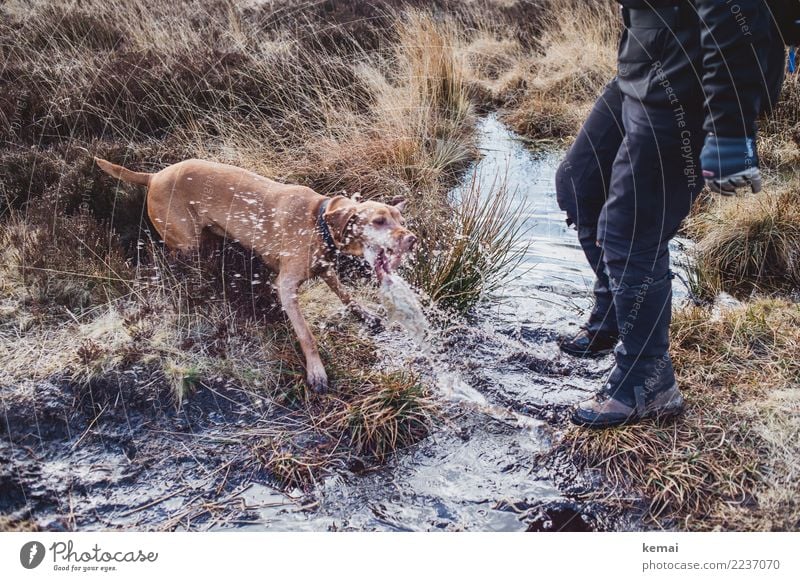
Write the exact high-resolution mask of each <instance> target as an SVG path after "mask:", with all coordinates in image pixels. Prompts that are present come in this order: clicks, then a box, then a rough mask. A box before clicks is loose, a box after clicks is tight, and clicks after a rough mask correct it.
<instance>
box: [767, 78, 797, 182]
mask: <svg viewBox="0 0 800 581" xmlns="http://www.w3.org/2000/svg"><path fill="white" fill-rule="evenodd" d="M759 130H760V131H759V134H758V143H757V147H758V156H759V159H760V161H761V165H762V166H763V167H765V168H767V169H768V170H772V171H773V172H778V173H780V172H792V171H795V172H796V171H797V168H798V167H799V166H800V75H796V74H795V75H790V74H787V75H786V78H785V79H784V82H783V88H782V90H781V94H780V97H779V101H778V104H777V106H776V107H775V110H774V111H773V112H772V114H771V115H770V116H768V117H767V118H766V119H765V120H764V122H762V123H761V126H760V127H759Z"/></svg>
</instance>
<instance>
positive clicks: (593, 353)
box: [558, 345, 614, 359]
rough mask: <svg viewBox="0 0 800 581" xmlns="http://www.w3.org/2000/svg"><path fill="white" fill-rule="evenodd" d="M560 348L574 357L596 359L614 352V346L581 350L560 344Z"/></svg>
mask: <svg viewBox="0 0 800 581" xmlns="http://www.w3.org/2000/svg"><path fill="white" fill-rule="evenodd" d="M558 348H559V349H560V350H561V351H563V352H564V353H566V354H567V355H572V356H573V357H580V358H581V359H595V358H598V357H605V356H606V355H610V354H611V353H613V352H614V348H613V347H609V348H608V349H601V350H599V351H579V350H577V349H570V348H569V347H565V346H564V345H559V346H558Z"/></svg>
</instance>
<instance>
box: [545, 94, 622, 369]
mask: <svg viewBox="0 0 800 581" xmlns="http://www.w3.org/2000/svg"><path fill="white" fill-rule="evenodd" d="M623 135H624V128H623V124H622V99H621V96H620V92H619V88H618V87H617V83H616V80H614V81H612V82H611V83H609V84H608V85H607V86H606V87H605V89H604V91H603V93H602V94H601V95H600V97H599V98H598V100H597V102H596V103H595V105H594V107H593V108H592V111H591V113H590V114H589V117H588V118H587V119H586V121H585V122H584V124H583V127H581V130H580V132H579V133H578V136H577V138H576V139H575V142H574V143H573V144H572V147H570V149H569V151H568V152H567V154H566V156H565V158H564V161H563V162H562V163H561V165H560V166H559V168H558V171H557V172H556V197H557V199H558V205H559V207H560V208H561V209H562V210H564V212H566V214H567V221H568V223H570V224H575V227H576V229H577V233H578V240H579V242H580V244H581V248H582V249H583V252H584V255H585V256H586V260H587V261H588V262H589V265H590V266H591V267H592V270H593V271H594V273H595V277H596V278H595V283H594V289H593V290H594V299H595V300H594V306H593V308H592V311H591V313H590V314H589V319H588V321H587V322H585V323H584V324H583V325H582V331H581V332H579V333H578V335H576V336H575V337H572V338H569V339H565V340H564V341H562V343H561V348H562V349H563V350H564V351H566V352H568V353H571V354H574V355H593V354H598V353H603V352H605V353H607V352H609V351H610V350H611V348H612V347H613V346H614V344H615V343H616V340H617V335H618V331H617V318H616V314H615V313H614V302H613V296H612V294H611V290H610V289H609V283H608V276H607V274H606V272H605V263H604V261H603V250H602V249H601V248H600V247H599V246H598V244H597V222H598V219H599V217H600V211H601V210H602V208H603V205H604V204H605V202H606V199H607V197H608V191H609V183H610V179H611V168H612V165H613V164H614V158H615V157H616V154H617V151H618V150H619V146H620V144H621V143H622V138H623Z"/></svg>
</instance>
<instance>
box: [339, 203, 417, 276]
mask: <svg viewBox="0 0 800 581" xmlns="http://www.w3.org/2000/svg"><path fill="white" fill-rule="evenodd" d="M404 208H405V200H403V199H402V198H395V199H394V200H392V201H391V203H389V204H383V203H381V202H373V201H366V202H357V201H355V200H352V199H350V198H345V197H343V196H336V197H335V198H333V199H332V200H331V201H330V203H329V204H328V208H327V210H326V211H325V216H324V218H325V221H326V222H327V224H328V227H329V228H330V230H331V234H332V235H333V239H334V242H335V243H336V245H337V246H338V247H339V249H340V250H341V251H342V252H345V253H347V254H351V255H353V256H363V257H364V258H366V260H367V262H369V263H370V265H371V266H372V268H374V269H375V276H376V277H377V278H378V282H380V281H381V279H382V278H383V275H384V274H385V273H389V272H392V271H393V270H394V269H396V268H397V267H398V266H399V265H400V262H401V261H402V260H403V257H404V256H405V255H406V254H408V253H409V252H410V251H411V250H412V249H413V248H414V244H416V242H417V237H416V236H414V234H412V233H411V232H410V231H409V230H408V229H407V228H406V226H405V224H406V221H405V219H404V218H403V214H402V211H403V209H404Z"/></svg>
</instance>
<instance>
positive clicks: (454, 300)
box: [409, 174, 527, 312]
mask: <svg viewBox="0 0 800 581" xmlns="http://www.w3.org/2000/svg"><path fill="white" fill-rule="evenodd" d="M492 189H493V191H492V192H491V194H488V193H487V192H485V191H483V190H482V189H481V187H480V182H479V179H478V176H477V175H476V174H473V175H472V179H471V180H470V181H469V182H468V184H467V186H466V187H465V188H463V189H462V190H460V192H459V193H458V194H456V195H457V196H458V198H459V199H458V202H457V203H455V204H454V208H455V211H454V213H453V217H452V218H451V219H450V220H447V221H437V222H436V223H435V227H436V228H438V229H440V230H441V232H435V233H433V235H431V236H428V237H427V238H426V239H424V240H423V242H422V243H421V244H420V246H419V248H418V249H417V251H416V256H415V260H414V263H413V265H412V267H411V268H410V269H409V280H410V281H411V282H412V283H413V284H415V285H416V286H417V287H418V288H420V289H422V290H423V291H425V293H426V295H427V296H428V297H430V299H431V300H433V301H434V302H435V303H437V304H438V305H439V306H441V307H444V308H445V309H452V310H455V311H458V312H467V311H469V310H470V309H471V308H473V307H474V306H475V305H476V304H478V303H479V302H480V301H481V300H482V299H484V298H486V297H489V296H492V294H493V293H496V292H497V291H498V290H499V289H500V287H501V286H502V284H503V283H504V282H506V281H507V276H508V273H509V272H511V271H512V270H513V269H514V268H515V267H516V266H518V265H519V262H520V260H521V259H522V257H523V256H524V255H525V252H526V250H527V247H526V246H525V245H524V244H522V243H521V242H520V238H521V235H522V234H523V232H522V222H523V220H522V218H521V214H520V212H519V207H518V205H517V204H516V203H515V202H514V196H513V194H512V193H511V192H510V191H509V190H508V189H507V188H505V187H504V186H503V185H500V186H499V187H496V188H492ZM443 240H447V241H448V242H447V243H446V244H441V242H439V243H437V242H436V241H443Z"/></svg>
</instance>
